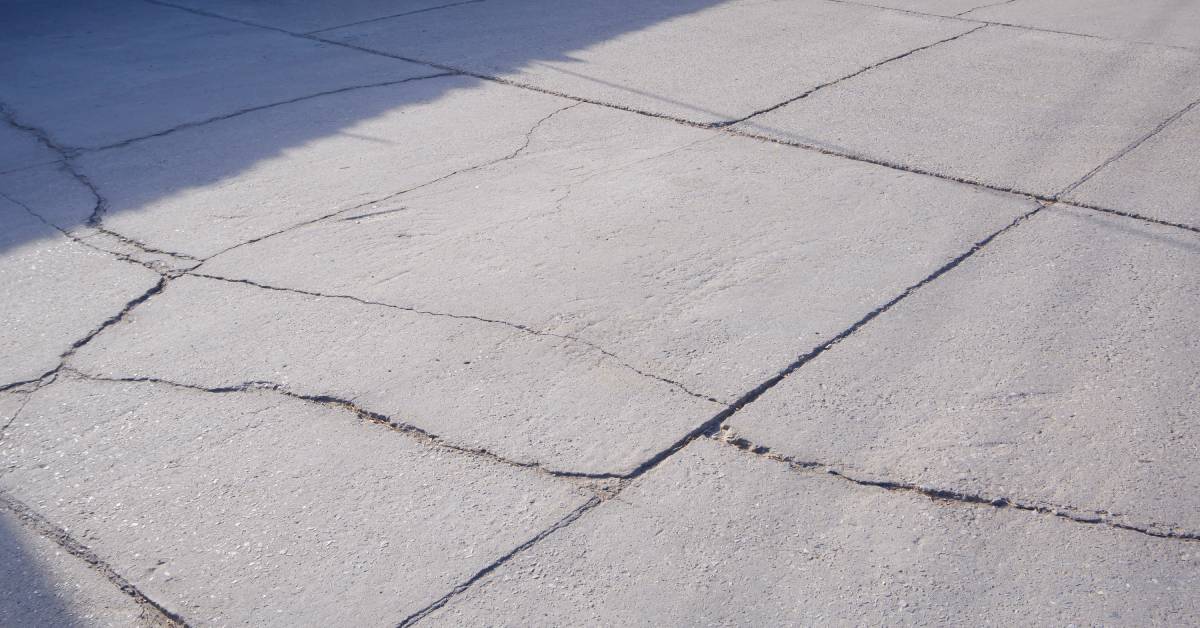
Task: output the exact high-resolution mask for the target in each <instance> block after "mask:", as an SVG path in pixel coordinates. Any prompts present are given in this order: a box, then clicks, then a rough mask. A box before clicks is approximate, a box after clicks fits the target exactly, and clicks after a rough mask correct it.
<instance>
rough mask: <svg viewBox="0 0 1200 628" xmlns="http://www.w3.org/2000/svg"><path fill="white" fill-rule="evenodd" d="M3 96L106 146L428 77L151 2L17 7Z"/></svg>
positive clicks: (1, 58)
mask: <svg viewBox="0 0 1200 628" xmlns="http://www.w3.org/2000/svg"><path fill="white" fill-rule="evenodd" d="M3 16H4V19H3V20H2V21H0V84H3V85H4V89H3V92H2V93H0V102H3V103H4V104H5V105H7V106H8V107H9V108H10V110H12V111H13V112H15V114H16V117H17V118H18V120H19V121H20V122H21V123H22V124H25V125H29V126H35V127H39V128H41V129H43V130H45V131H46V132H47V133H48V134H49V135H50V136H51V137H52V138H54V140H55V141H57V142H59V143H60V144H63V145H66V146H68V147H96V146H102V145H107V144H111V143H114V142H120V141H123V140H128V139H130V138H133V137H139V136H143V135H149V134H153V133H159V132H162V131H165V130H168V129H171V128H173V127H176V126H178V125H181V124H185V123H195V122H199V121H202V120H206V119H208V118H212V117H215V116H222V115H228V114H230V113H233V112H236V111H239V110H242V109H246V108H250V107H256V106H262V105H266V104H269V103H273V102H278V101H281V100H288V99H292V98H296V97H299V96H306V95H309V94H312V93H314V92H319V91H327V90H332V89H338V88H344V87H349V86H353V85H361V84H367V83H379V82H383V81H389V80H391V81H394V80H400V79H404V78H408V77H413V76H419V75H422V74H428V73H429V68H427V67H424V66H419V65H414V64H410V63H405V62H403V61H399V60H396V59H389V58H386V57H380V56H377V55H368V54H363V53H361V52H355V51H353V50H348V49H346V48H343V47H339V46H331V45H329V44H322V43H319V42H315V41H306V40H304V39H301V38H297V37H293V36H290V35H286V34H283V33H277V32H272V31H268V30H263V29H260V28H254V27H251V26H245V25H242V24H235V23H232V22H229V21H226V20H219V19H214V18H209V17H203V16H198V15H194V14H191V13H187V12H185V11H181V10H179V9H174V8H170V7H163V6H158V5H155V4H152V3H149V2H142V1H140V0H114V1H112V2H95V3H87V2H40V1H37V0H15V1H14V2H9V3H6V6H5V7H4V9H3Z"/></svg>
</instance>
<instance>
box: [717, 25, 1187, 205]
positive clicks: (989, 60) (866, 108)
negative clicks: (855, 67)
mask: <svg viewBox="0 0 1200 628" xmlns="http://www.w3.org/2000/svg"><path fill="white" fill-rule="evenodd" d="M1197 98H1200V54H1197V53H1193V52H1187V51H1181V50H1175V49H1164V48H1156V47H1151V46H1144V45H1139V44H1129V43H1123V42H1110V41H1103V40H1099V39H1094V38H1086V37H1076V36H1071V35H1059V34H1055V33H1043V32H1032V31H1024V30H1019V29H1014V28H1006V27H1000V26H989V27H987V28H984V29H983V30H980V31H978V32H975V33H972V34H970V35H967V36H964V37H962V38H960V39H957V40H955V41H952V42H948V43H946V44H943V45H940V46H937V47H934V48H931V49H928V50H924V51H921V52H918V53H914V54H913V55H911V56H908V57H905V58H904V59H900V60H897V61H894V62H892V63H889V64H887V65H885V66H881V67H879V68H877V69H875V70H872V71H870V72H867V73H864V74H861V75H859V76H857V77H855V78H853V79H851V80H849V81H846V82H843V83H839V84H838V85H835V86H832V87H829V88H827V89H824V90H821V91H819V92H817V93H815V94H813V95H812V96H809V97H808V98H805V99H803V100H799V101H797V102H795V103H793V104H790V105H788V106H786V107H783V108H781V109H778V110H775V111H773V112H770V113H766V114H763V115H762V116H759V117H756V118H753V119H752V120H749V121H747V122H745V123H743V124H741V125H739V127H738V128H741V129H744V130H746V131H748V132H751V133H757V134H762V135H766V136H769V137H772V138H779V139H783V140H786V141H794V142H800V143H804V144H811V145H816V146H820V147H824V148H827V149H831V150H834V151H837V152H841V153H850V154H855V155H863V156H867V157H870V158H873V159H879V160H884V161H887V162H889V163H893V164H896V165H898V166H901V167H907V168H916V169H920V170H924V171H928V172H934V173H938V174H943V175H946V176H950V177H956V178H965V179H969V180H972V181H978V182H982V183H986V184H988V185H993V186H998V187H1001V188H1005V189H1010V188H1011V189H1018V190H1023V191H1026V192H1031V193H1036V194H1041V195H1044V196H1051V195H1053V194H1055V193H1057V192H1059V191H1060V190H1062V189H1063V188H1065V187H1067V186H1068V185H1070V184H1071V183H1074V182H1075V181H1076V180H1078V179H1079V178H1080V177H1082V176H1084V175H1085V174H1087V173H1088V172H1090V171H1091V170H1092V169H1093V168H1095V167H1096V166H1097V165H1099V163H1101V162H1103V161H1104V160H1105V159H1107V158H1109V157H1111V156H1113V155H1116V154H1117V153H1119V152H1120V151H1121V150H1122V149H1123V148H1124V147H1125V146H1127V145H1128V144H1130V143H1131V142H1134V141H1136V140H1138V139H1140V138H1141V137H1143V136H1144V135H1145V134H1147V133H1149V132H1151V131H1152V130H1154V128H1155V127H1156V126H1157V125H1158V124H1159V123H1161V122H1162V121H1163V120H1165V119H1167V118H1168V117H1170V116H1171V115H1172V114H1174V113H1176V112H1178V111H1179V110H1181V109H1183V108H1184V107H1185V106H1187V105H1188V104H1189V103H1191V102H1192V101H1194V100H1196V99H1197Z"/></svg>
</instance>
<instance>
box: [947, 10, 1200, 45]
mask: <svg viewBox="0 0 1200 628" xmlns="http://www.w3.org/2000/svg"><path fill="white" fill-rule="evenodd" d="M968 17H972V18H978V19H981V20H992V21H996V22H1006V23H1009V24H1019V25H1021V26H1032V27H1036V28H1046V29H1052V30H1060V31H1067V32H1071V33H1081V34H1085V35H1094V36H1096V37H1104V38H1107V39H1124V40H1126V41H1140V42H1150V43H1156V44H1163V45H1168V46H1184V47H1189V48H1200V40H1198V39H1197V38H1196V33H1197V32H1200V4H1196V3H1195V2H1189V1H1187V0H1183V1H1181V0H1139V1H1138V2H1125V1H1123V0H1055V1H1054V2H1040V1H1038V0H1015V1H1013V2H1008V3H1003V4H997V5H995V6H992V7H988V8H984V9H979V10H978V11H972V12H971V14H970V15H969V16H968Z"/></svg>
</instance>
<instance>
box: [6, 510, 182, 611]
mask: <svg viewBox="0 0 1200 628" xmlns="http://www.w3.org/2000/svg"><path fill="white" fill-rule="evenodd" d="M0 625H3V626H23V627H25V628H52V627H53V628H65V627H70V628H75V627H80V628H82V627H85V626H87V627H95V628H100V627H102V626H104V627H112V628H127V627H129V626H136V627H138V628H151V627H153V626H163V625H165V624H163V623H162V622H161V621H158V618H157V616H156V614H155V613H153V612H152V611H147V610H146V609H144V608H143V607H142V606H141V605H139V604H138V603H137V602H135V601H134V600H133V598H131V597H129V596H128V595H125V594H124V593H122V592H121V590H120V589H118V588H117V587H115V586H113V584H112V583H111V582H109V581H108V580H107V579H105V578H104V576H102V575H100V574H99V573H97V572H95V571H93V570H91V569H89V568H88V567H87V565H86V563H84V562H83V561H80V560H78V559H77V558H75V557H74V556H71V555H70V554H68V553H67V552H66V551H65V550H63V549H62V548H61V547H59V546H58V545H56V544H55V543H53V542H52V541H50V540H49V539H47V538H45V537H43V536H41V535H39V534H37V533H36V532H33V531H31V530H28V529H26V528H25V527H23V526H22V524H21V520H20V519H19V518H18V517H17V515H15V514H13V513H12V512H11V511H10V510H8V509H6V508H4V507H3V506H0Z"/></svg>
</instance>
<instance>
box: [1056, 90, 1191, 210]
mask: <svg viewBox="0 0 1200 628" xmlns="http://www.w3.org/2000/svg"><path fill="white" fill-rule="evenodd" d="M1197 172H1200V106H1197V107H1193V108H1192V109H1191V111H1189V112H1187V113H1185V114H1184V115H1182V116H1180V118H1179V119H1178V120H1177V121H1175V122H1174V123H1173V124H1171V125H1170V126H1168V127H1166V128H1165V129H1163V130H1162V132H1160V133H1159V134H1157V135H1155V136H1154V137H1151V138H1150V139H1148V140H1146V142H1145V143H1143V144H1142V145H1140V146H1138V147H1137V148H1135V149H1133V150H1132V151H1131V152H1129V153H1128V154H1127V155H1125V156H1124V157H1122V158H1121V159H1119V160H1117V161H1114V162H1113V163H1111V164H1109V165H1108V166H1106V167H1105V168H1104V169H1102V170H1100V171H1099V172H1097V173H1096V174H1095V176H1093V177H1092V178H1090V179H1088V180H1087V181H1086V182H1084V183H1083V184H1082V185H1080V186H1079V187H1077V188H1075V190H1073V191H1072V192H1071V193H1069V194H1067V196H1066V198H1067V200H1069V201H1077V202H1083V203H1086V204H1089V205H1098V206H1100V207H1108V208H1121V209H1123V210H1125V211H1132V212H1136V213H1138V214H1140V215H1142V216H1149V217H1151V218H1155V219H1158V220H1165V221H1167V222H1174V223H1179V224H1184V225H1188V226H1191V227H1195V228H1200V183H1197V181H1196V173H1197Z"/></svg>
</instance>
